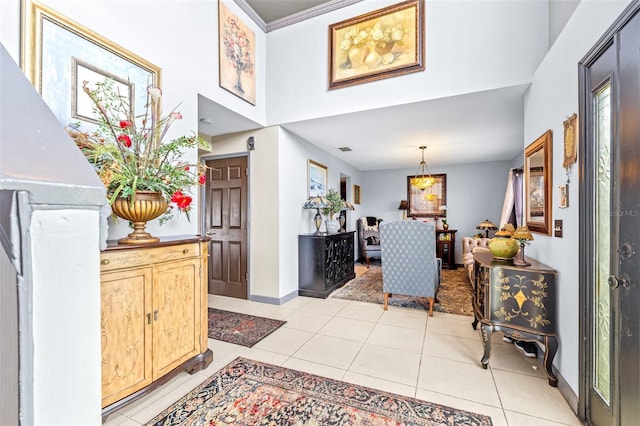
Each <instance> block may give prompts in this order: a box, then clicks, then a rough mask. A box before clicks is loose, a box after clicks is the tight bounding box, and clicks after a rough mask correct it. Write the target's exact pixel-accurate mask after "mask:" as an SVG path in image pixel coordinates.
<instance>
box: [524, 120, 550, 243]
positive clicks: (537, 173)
mask: <svg viewBox="0 0 640 426" xmlns="http://www.w3.org/2000/svg"><path fill="white" fill-rule="evenodd" d="M552 148H553V137H552V133H551V130H547V131H546V132H545V133H544V134H543V135H542V136H540V137H539V138H538V139H536V140H535V141H534V142H533V143H532V144H531V145H529V146H528V147H527V148H526V149H525V150H524V188H525V190H524V192H525V193H524V199H525V204H524V213H525V221H526V224H527V226H528V227H529V230H530V231H531V232H538V233H540V234H545V235H551V203H552V200H553V198H552V194H551V183H552V181H551V177H552V173H551V172H552V170H551V168H552V164H553V163H552V158H551V152H552Z"/></svg>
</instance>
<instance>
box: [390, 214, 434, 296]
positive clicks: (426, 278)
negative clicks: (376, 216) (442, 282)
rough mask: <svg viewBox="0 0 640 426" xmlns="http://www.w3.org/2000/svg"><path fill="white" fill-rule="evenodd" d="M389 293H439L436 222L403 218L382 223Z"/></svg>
mask: <svg viewBox="0 0 640 426" xmlns="http://www.w3.org/2000/svg"><path fill="white" fill-rule="evenodd" d="M380 246H381V251H382V287H383V291H384V292H385V293H398V294H404V295H407V296H419V297H435V294H436V291H437V290H438V284H439V274H438V264H437V260H436V231H435V225H434V224H433V223H429V222H422V221H415V220H403V221H397V222H389V223H388V222H385V223H382V224H380Z"/></svg>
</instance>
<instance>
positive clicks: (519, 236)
mask: <svg viewBox="0 0 640 426" xmlns="http://www.w3.org/2000/svg"><path fill="white" fill-rule="evenodd" d="M511 238H513V239H514V240H518V242H519V243H520V253H521V257H520V259H514V260H513V264H514V265H517V266H529V265H531V263H529V262H527V261H526V260H525V259H524V246H525V245H527V244H529V241H533V235H531V232H529V228H528V227H527V226H526V225H525V226H518V228H517V229H516V231H515V232H514V233H513V235H511Z"/></svg>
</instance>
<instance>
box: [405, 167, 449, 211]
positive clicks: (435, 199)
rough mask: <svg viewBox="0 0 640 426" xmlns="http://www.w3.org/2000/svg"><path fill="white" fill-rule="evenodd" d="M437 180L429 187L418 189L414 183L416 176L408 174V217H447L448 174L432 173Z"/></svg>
mask: <svg viewBox="0 0 640 426" xmlns="http://www.w3.org/2000/svg"><path fill="white" fill-rule="evenodd" d="M431 177H432V178H434V180H435V182H434V184H433V185H431V186H430V187H429V188H427V189H424V190H422V189H418V188H416V187H415V186H413V185H412V181H413V179H414V178H415V176H407V200H408V202H409V208H408V209H407V216H408V217H446V216H447V208H446V205H447V175H446V174H438V175H431Z"/></svg>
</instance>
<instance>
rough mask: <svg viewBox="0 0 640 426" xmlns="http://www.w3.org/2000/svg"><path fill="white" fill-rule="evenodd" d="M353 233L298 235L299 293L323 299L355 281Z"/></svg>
mask: <svg viewBox="0 0 640 426" xmlns="http://www.w3.org/2000/svg"><path fill="white" fill-rule="evenodd" d="M353 247H354V231H350V232H340V233H337V234H324V233H321V234H317V235H316V234H302V235H298V294H299V295H300V296H311V297H321V298H323V299H326V298H327V296H329V294H331V292H332V291H334V290H335V289H337V288H338V287H340V286H342V285H344V284H345V283H346V282H347V281H349V280H351V279H353V278H355V276H356V274H355V271H354V268H353V266H354V255H353Z"/></svg>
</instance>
